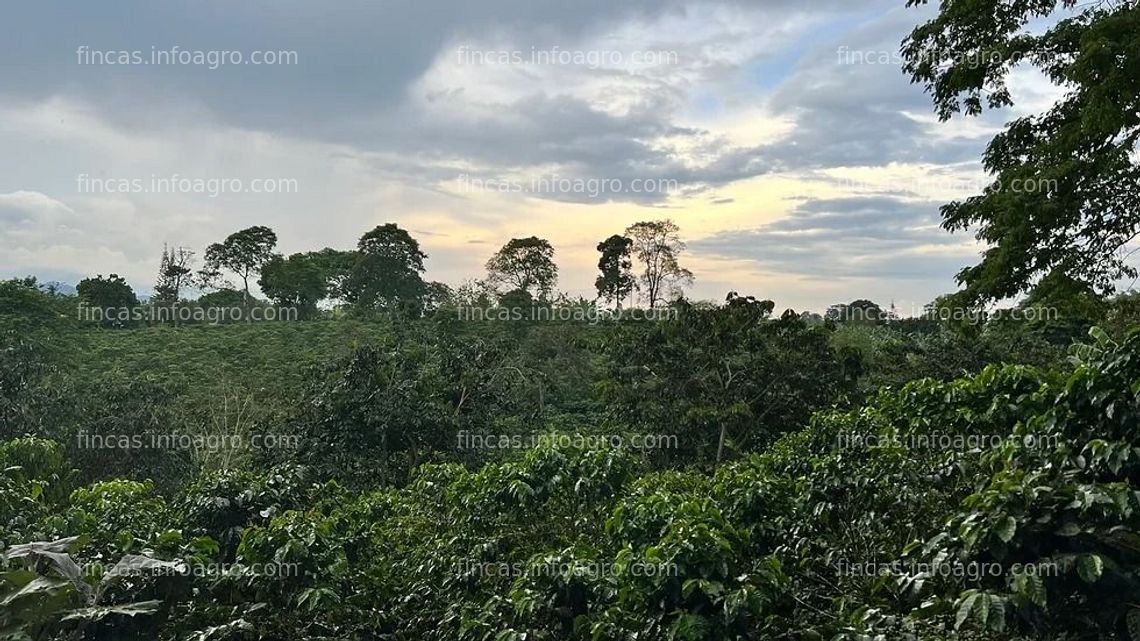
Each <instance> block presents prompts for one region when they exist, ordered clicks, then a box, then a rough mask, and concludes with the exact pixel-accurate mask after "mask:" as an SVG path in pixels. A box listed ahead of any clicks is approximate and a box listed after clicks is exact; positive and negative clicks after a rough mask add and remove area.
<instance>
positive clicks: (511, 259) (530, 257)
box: [487, 236, 558, 300]
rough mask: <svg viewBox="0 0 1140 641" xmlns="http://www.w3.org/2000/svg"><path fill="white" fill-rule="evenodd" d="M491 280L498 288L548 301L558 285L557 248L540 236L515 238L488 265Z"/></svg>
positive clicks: (488, 274) (488, 277)
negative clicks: (555, 258)
mask: <svg viewBox="0 0 1140 641" xmlns="http://www.w3.org/2000/svg"><path fill="white" fill-rule="evenodd" d="M487 280H489V281H490V282H491V283H492V284H493V285H494V286H495V287H496V288H498V287H499V286H500V285H506V286H507V289H508V290H516V289H520V290H524V291H526V292H527V293H529V294H531V295H532V296H533V297H535V298H536V299H538V300H547V299H548V298H550V295H551V293H552V292H553V291H554V285H555V284H556V283H557V282H558V266H557V265H555V264H554V247H552V246H551V245H550V242H549V241H547V240H545V239H542V238H538V237H536V236H531V237H529V238H512V239H511V240H510V241H509V242H507V244H506V245H503V247H502V249H500V250H499V251H497V252H495V255H494V256H492V257H491V258H490V260H488V261H487Z"/></svg>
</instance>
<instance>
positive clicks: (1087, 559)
mask: <svg viewBox="0 0 1140 641" xmlns="http://www.w3.org/2000/svg"><path fill="white" fill-rule="evenodd" d="M1103 573H1104V559H1102V558H1100V556H1099V555H1096V554H1082V555H1081V556H1080V558H1078V559H1077V574H1078V575H1080V577H1081V579H1082V580H1083V581H1084V582H1085V583H1096V582H1097V580H1098V579H1100V575H1101V574H1103Z"/></svg>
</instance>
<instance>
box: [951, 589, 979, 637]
mask: <svg viewBox="0 0 1140 641" xmlns="http://www.w3.org/2000/svg"><path fill="white" fill-rule="evenodd" d="M963 594H969V596H967V597H966V598H965V599H963V600H962V603H961V604H960V605H959V606H958V613H957V614H956V615H954V629H955V630H957V629H959V628H961V627H962V624H963V623H965V622H966V619H967V618H968V617H969V616H970V610H971V609H972V608H973V607H974V602H976V601H977V600H978V597H979V596H981V595H979V594H978V593H977V592H975V591H973V590H969V591H967V592H964V593H963Z"/></svg>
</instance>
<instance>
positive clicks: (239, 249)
mask: <svg viewBox="0 0 1140 641" xmlns="http://www.w3.org/2000/svg"><path fill="white" fill-rule="evenodd" d="M276 246H277V234H275V233H273V230H272V229H270V228H268V227H263V226H260V225H257V226H254V227H249V228H246V229H243V230H241V231H238V232H234V233H232V234H230V235H229V236H227V237H226V239H225V240H224V241H222V242H220V243H214V244H213V245H210V246H209V247H207V248H206V261H205V262H206V265H205V267H204V268H203V270H202V272H203V274H204V275H209V274H217V273H218V271H219V270H220V268H223V267H224V268H225V269H228V270H230V271H232V272H234V273H235V274H237V275H238V277H239V278H241V282H242V289H243V290H244V291H245V298H246V302H247V303H248V302H249V299H250V295H249V278H250V276H252V275H253V274H255V273H257V272H259V271H260V270H261V268H262V266H263V265H265V263H266V262H268V261H269V259H270V258H272V257H273V249H274V248H275V247H276Z"/></svg>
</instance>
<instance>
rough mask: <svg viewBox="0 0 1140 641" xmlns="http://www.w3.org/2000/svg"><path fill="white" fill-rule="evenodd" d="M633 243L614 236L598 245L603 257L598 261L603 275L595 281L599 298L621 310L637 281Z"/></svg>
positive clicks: (627, 239) (623, 237)
mask: <svg viewBox="0 0 1140 641" xmlns="http://www.w3.org/2000/svg"><path fill="white" fill-rule="evenodd" d="M632 246H633V241H632V240H631V239H629V238H626V237H625V236H621V235H618V234H614V235H613V236H610V237H609V238H607V239H605V240H603V241H602V242H600V243H598V251H599V252H601V253H602V257H601V258H599V259H598V270H599V271H600V272H601V275H600V276H598V278H597V279H596V280H595V281H594V287H595V288H596V289H597V290H598V297H599V298H601V299H603V300H605V301H606V302H609V303H615V302H616V303H617V307H618V309H619V310H620V309H621V302H622V301H623V300H625V298H626V297H627V296H629V295H630V293H631V292H633V286H634V284H635V283H636V281H635V280H634V278H633V272H632V269H633V261H632V260H631V259H630V251H631V247H632Z"/></svg>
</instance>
